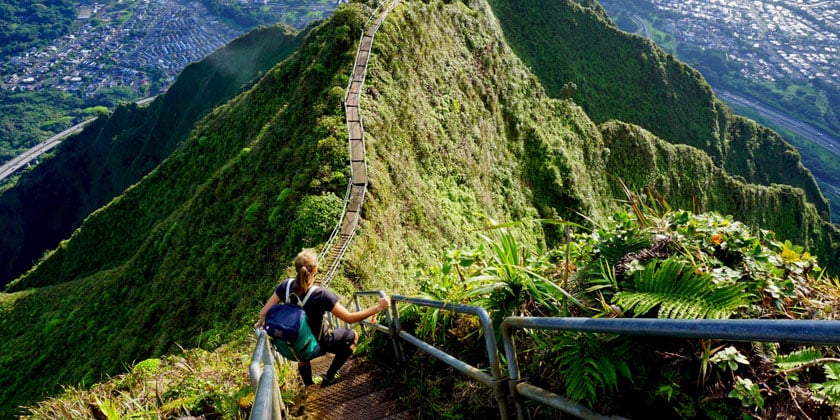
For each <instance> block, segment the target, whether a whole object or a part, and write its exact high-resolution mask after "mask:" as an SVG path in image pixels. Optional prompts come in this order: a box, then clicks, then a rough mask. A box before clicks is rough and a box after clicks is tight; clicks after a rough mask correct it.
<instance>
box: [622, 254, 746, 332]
mask: <svg viewBox="0 0 840 420" xmlns="http://www.w3.org/2000/svg"><path fill="white" fill-rule="evenodd" d="M634 285H635V288H636V290H635V291H632V290H631V291H621V292H618V293H616V294H615V296H614V297H613V303H617V304H618V305H620V306H621V307H622V308H623V309H624V310H625V311H630V310H632V311H633V313H634V314H635V316H643V315H645V314H647V313H649V312H651V311H652V310H654V309H655V308H656V307H657V306H658V307H659V310H658V312H657V317H659V318H683V319H698V318H711V319H726V318H729V317H730V316H731V315H732V314H733V313H735V311H737V310H738V309H739V308H741V307H743V306H746V305H747V303H748V301H747V296H746V295H745V294H744V289H743V286H742V285H738V284H734V285H718V284H715V283H714V282H713V281H712V279H711V276H709V275H705V274H696V273H694V271H693V270H692V269H691V267H689V266H687V265H685V264H683V263H682V262H680V261H678V260H675V259H671V258H669V259H667V260H664V261H662V262H660V263H659V264H656V263H653V264H649V265H648V266H647V267H646V268H645V269H644V270H642V271H640V272H637V273H635V276H634Z"/></svg>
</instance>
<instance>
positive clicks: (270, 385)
mask: <svg viewBox="0 0 840 420" xmlns="http://www.w3.org/2000/svg"><path fill="white" fill-rule="evenodd" d="M255 332H256V334H257V345H256V347H254V353H253V355H252V356H251V364H250V365H249V367H248V371H249V373H250V374H251V388H252V389H253V390H254V393H255V396H254V406H253V407H252V408H251V417H250V418H251V419H252V420H267V419H271V420H280V419H282V418H283V413H284V412H285V411H286V407H285V404H283V399H282V398H281V397H280V387H279V386H278V384H277V373H276V371H275V370H274V366H275V361H276V360H277V356H279V355H275V353H274V349H273V348H272V346H271V343H270V342H269V341H268V338H267V335H266V333H265V331H264V330H260V329H257V330H255Z"/></svg>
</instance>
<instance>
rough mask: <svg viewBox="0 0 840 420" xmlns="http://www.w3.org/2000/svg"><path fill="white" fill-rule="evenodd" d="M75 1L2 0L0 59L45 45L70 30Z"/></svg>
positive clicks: (0, 10)
mask: <svg viewBox="0 0 840 420" xmlns="http://www.w3.org/2000/svg"><path fill="white" fill-rule="evenodd" d="M76 5H77V2H75V1H68V0H43V1H37V2H35V1H33V2H17V1H6V0H4V1H2V2H0V59H2V61H3V62H6V61H8V59H9V58H10V57H11V56H12V55H14V54H16V53H18V52H20V51H23V50H26V49H29V48H37V47H40V46H43V45H44V44H45V43H47V42H49V41H50V40H52V39H55V38H58V37H60V36H62V35H64V34H66V33H67V32H68V31H69V30H70V26H71V25H72V24H73V21H74V20H76V14H77V11H76Z"/></svg>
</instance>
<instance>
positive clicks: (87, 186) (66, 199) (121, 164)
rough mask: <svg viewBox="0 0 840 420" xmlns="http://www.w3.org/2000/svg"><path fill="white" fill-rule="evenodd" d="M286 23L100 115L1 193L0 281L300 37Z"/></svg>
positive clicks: (136, 176) (133, 178)
mask: <svg viewBox="0 0 840 420" xmlns="http://www.w3.org/2000/svg"><path fill="white" fill-rule="evenodd" d="M302 40H303V35H298V34H296V33H295V32H294V31H293V30H292V29H291V28H289V27H284V26H274V27H265V28H260V29H257V30H255V31H252V32H251V33H249V34H247V35H246V36H242V37H239V38H237V39H235V40H233V41H231V42H230V43H229V44H228V45H227V46H225V47H223V48H221V49H219V50H218V51H216V52H215V53H213V54H211V55H209V56H208V57H206V58H205V59H204V60H202V61H199V62H196V63H193V64H191V65H189V66H187V67H186V68H185V69H184V71H183V72H182V73H181V74H180V76H179V77H178V79H177V80H176V81H175V83H174V84H173V85H172V86H171V87H170V88H169V90H168V91H167V92H166V93H164V94H163V95H161V96H159V97H158V98H157V99H156V100H155V101H153V102H152V103H151V104H150V105H149V106H148V107H142V108H141V107H138V106H137V105H135V104H127V105H123V106H120V107H118V108H117V109H116V110H115V111H114V113H113V114H112V115H111V116H110V117H107V118H106V117H100V118H99V119H98V120H97V121H96V122H95V123H94V124H92V125H91V126H89V127H88V128H87V129H85V130H84V132H82V133H81V134H79V135H78V136H75V137H72V138H70V139H67V140H65V141H64V142H63V144H61V145H60V146H59V152H58V153H56V154H55V155H54V156H53V157H52V158H51V159H48V160H46V161H45V162H43V163H41V164H40V165H38V166H37V167H35V169H33V170H32V171H30V172H28V173H26V174H24V175H23V176H22V177H21V179H20V181H19V182H18V183H17V184H16V185H15V186H14V187H12V188H10V189H8V190H6V191H3V192H2V194H0V215H2V217H0V238H2V239H0V255H3V256H4V257H5V258H3V259H2V261H0V286H5V285H6V283H8V282H10V281H11V280H13V279H14V278H16V277H17V276H19V275H20V274H22V273H23V272H24V271H26V270H28V269H29V268H30V267H31V266H32V263H33V261H35V260H37V259H38V258H39V257H41V255H43V254H44V252H45V251H47V250H49V249H53V248H55V247H56V246H57V245H58V243H59V241H61V240H63V239H66V238H68V237H69V236H70V234H72V233H73V231H74V230H75V229H76V228H78V227H79V226H80V225H81V223H82V221H83V220H84V219H85V218H86V217H87V216H88V215H89V214H90V213H92V212H93V211H94V210H96V209H98V208H100V207H102V206H103V205H104V204H106V203H107V202H109V201H111V199H113V198H114V197H116V196H117V195H119V194H121V193H122V192H123V191H125V189H126V188H128V187H129V186H130V185H132V184H134V183H135V182H137V181H138V180H140V178H142V177H143V176H144V175H146V174H147V173H149V171H151V170H152V169H154V168H155V167H156V166H157V165H159V164H160V162H162V161H163V159H165V158H166V157H167V156H168V155H169V154H170V153H172V151H173V150H174V149H175V148H176V147H178V145H180V144H181V143H183V141H184V140H185V139H186V138H187V135H188V134H189V132H190V130H191V129H192V127H193V126H194V124H195V122H196V121H198V120H199V118H200V117H202V116H203V115H204V114H206V113H207V112H208V111H209V110H211V109H213V108H215V107H216V106H218V105H220V104H222V103H224V102H225V101H227V100H229V99H230V98H232V97H233V96H234V95H235V94H237V93H238V92H241V90H242V89H243V84H246V83H248V82H249V81H250V80H252V79H254V78H255V77H257V76H259V75H260V74H261V73H263V72H265V71H266V70H267V69H269V68H270V67H271V66H273V65H274V64H275V63H277V62H278V61H280V60H282V59H284V58H286V57H287V56H288V55H289V54H291V53H292V51H294V50H295V49H296V48H297V47H298V46H299V45H300V43H301V42H302Z"/></svg>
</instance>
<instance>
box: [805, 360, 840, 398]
mask: <svg viewBox="0 0 840 420" xmlns="http://www.w3.org/2000/svg"><path fill="white" fill-rule="evenodd" d="M823 371H824V372H825V377H826V378H827V379H829V380H828V381H826V382H823V383H821V384H811V385H810V388H811V390H812V391H814V394H815V397H816V398H817V399H818V400H820V401H825V402H827V403H829V404H831V405H833V406H835V407H838V406H840V363H826V364H825V365H824V366H823Z"/></svg>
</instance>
